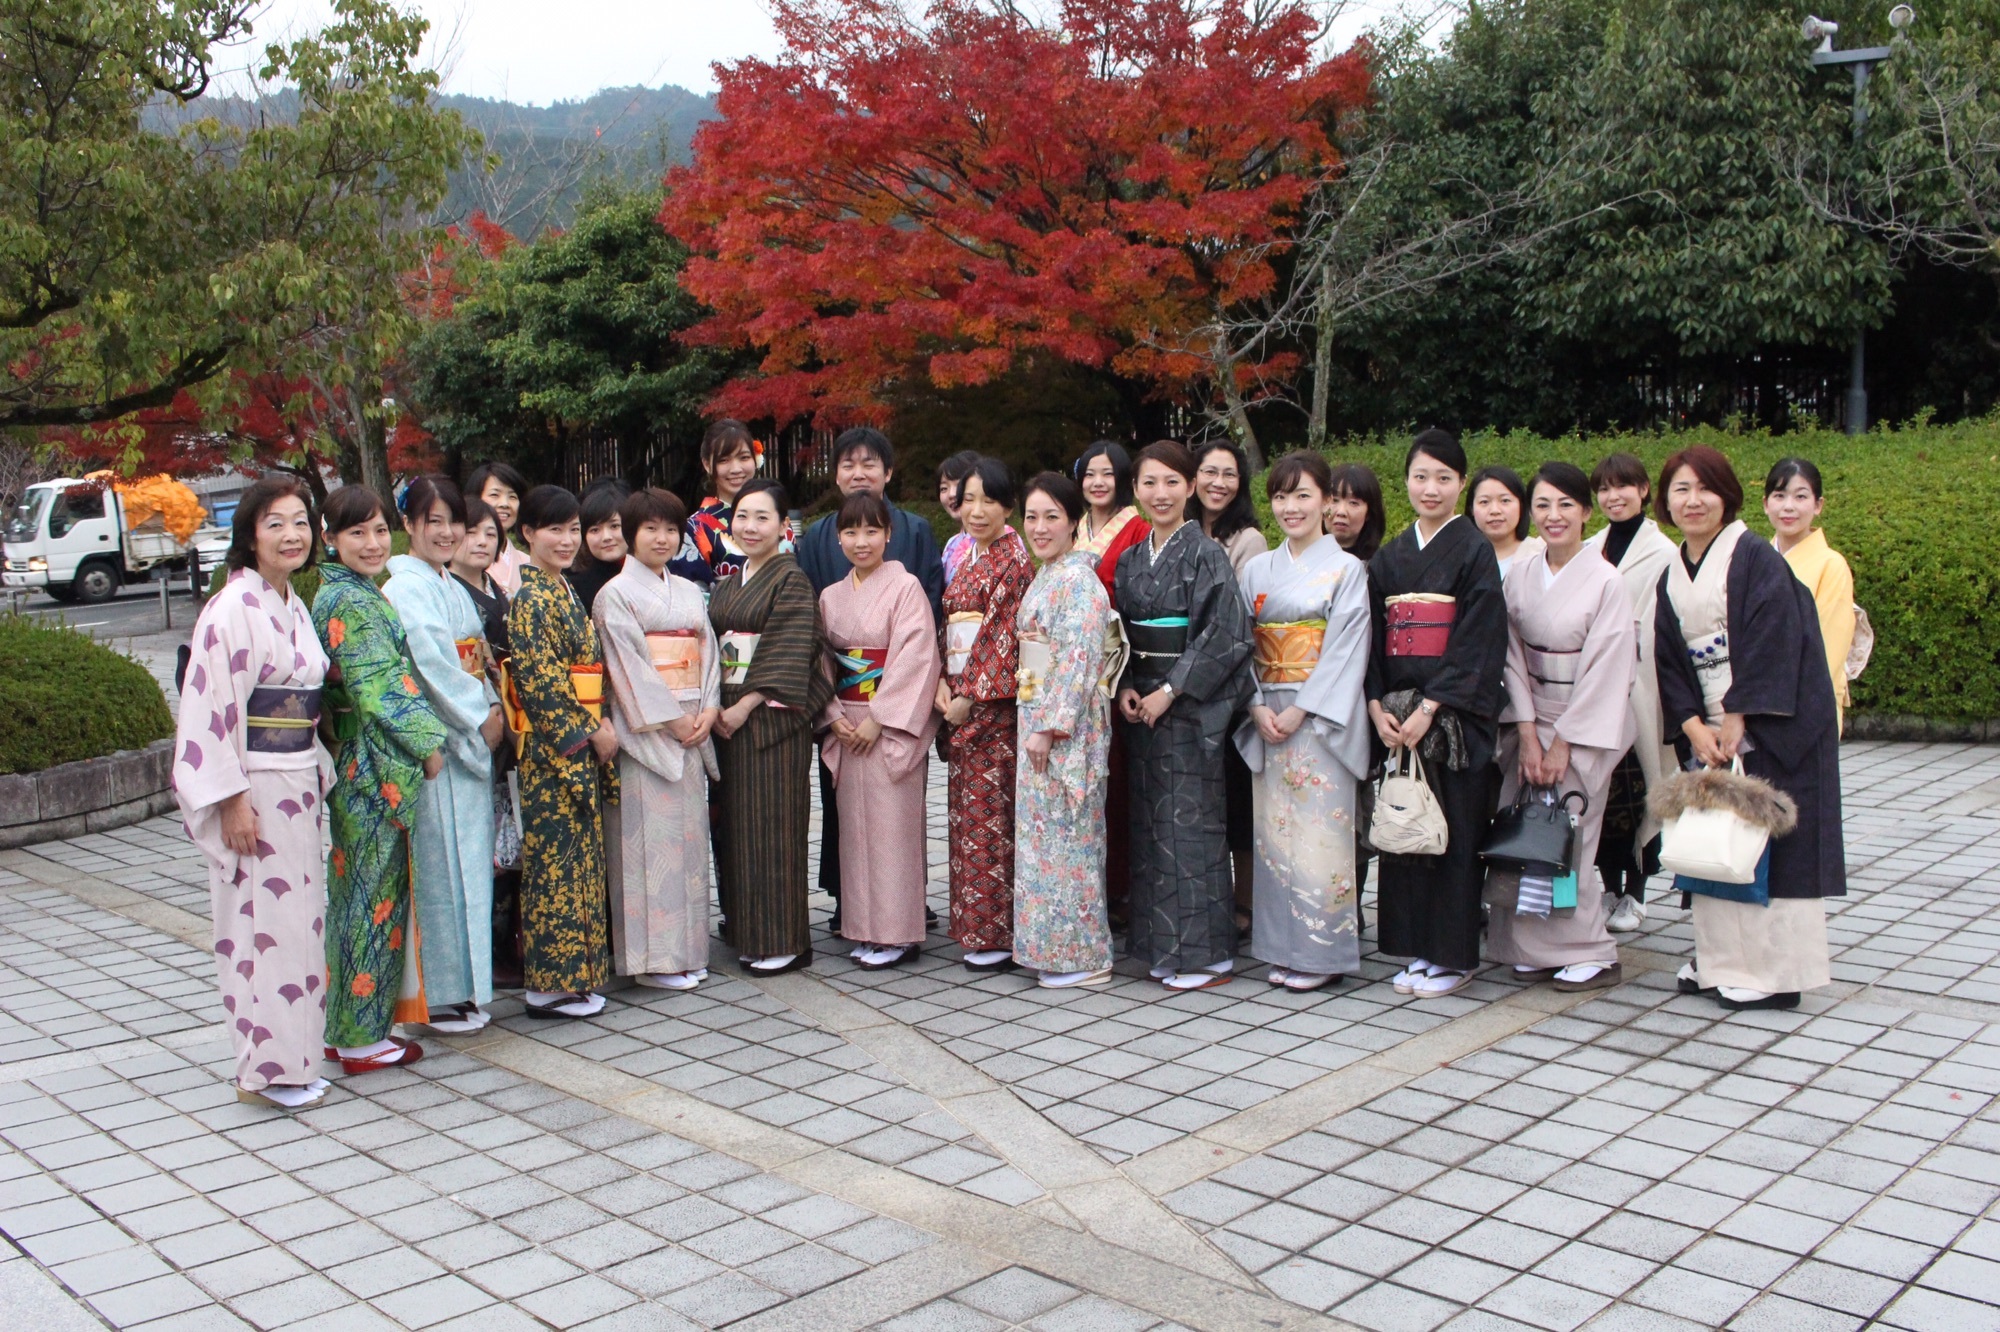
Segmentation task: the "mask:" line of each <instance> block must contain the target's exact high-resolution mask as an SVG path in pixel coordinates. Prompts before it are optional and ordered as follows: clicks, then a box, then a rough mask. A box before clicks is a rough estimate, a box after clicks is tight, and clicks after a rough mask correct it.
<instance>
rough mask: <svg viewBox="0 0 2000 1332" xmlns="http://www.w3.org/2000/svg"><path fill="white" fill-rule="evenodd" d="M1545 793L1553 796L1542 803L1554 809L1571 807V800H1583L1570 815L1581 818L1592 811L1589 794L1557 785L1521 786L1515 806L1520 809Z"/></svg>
mask: <svg viewBox="0 0 2000 1332" xmlns="http://www.w3.org/2000/svg"><path fill="white" fill-rule="evenodd" d="M1544 793H1546V794H1547V795H1548V796H1550V797H1552V798H1550V799H1546V800H1544V801H1543V802H1542V803H1543V804H1545V805H1548V806H1550V807H1551V808H1554V809H1569V802H1570V801H1571V800H1581V801H1582V802H1583V803H1582V804H1581V805H1578V806H1577V807H1576V808H1575V809H1574V810H1571V811H1570V816H1571V817H1572V818H1577V819H1581V818H1582V817H1583V816H1584V815H1585V814H1586V813H1588V812H1589V811H1590V797H1589V796H1587V795H1585V794H1584V793H1583V792H1581V791H1565V790H1563V789H1562V788H1560V787H1556V786H1528V785H1523V786H1522V787H1521V790H1520V793H1519V794H1517V795H1516V796H1515V797H1514V807H1515V808H1516V809H1518V808H1520V807H1521V806H1522V805H1525V804H1528V803H1529V802H1530V801H1532V800H1533V799H1534V798H1535V797H1536V796H1538V795H1542V794H1544Z"/></svg>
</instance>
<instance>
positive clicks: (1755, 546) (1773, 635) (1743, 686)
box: [1722, 538, 1824, 717]
mask: <svg viewBox="0 0 2000 1332" xmlns="http://www.w3.org/2000/svg"><path fill="white" fill-rule="evenodd" d="M1738 562H1740V565H1741V567H1740V570H1739V567H1738ZM1802 593H1805V595H1803V596H1802V595H1801V594H1802ZM1802 602H1803V603H1805V604H1806V605H1810V604H1811V602H1810V593H1808V592H1807V591H1806V586H1805V584H1804V583H1801V582H1800V581H1799V579H1798V575H1797V574H1795V573H1793V572H1792V566H1791V565H1789V564H1787V563H1785V557H1784V556H1782V555H1780V554H1778V553H1777V552H1776V551H1775V550H1772V549H1771V548H1770V547H1769V546H1768V545H1766V544H1765V543H1763V542H1762V541H1754V540H1751V539H1748V538H1746V539H1744V540H1742V541H1739V542H1738V543H1737V546H1736V551H1735V554H1734V557H1733V559H1732V561H1731V565H1730V569H1729V680H1730V683H1729V692H1728V693H1727V694H1725V695H1724V696H1723V699H1722V706H1723V709H1724V711H1726V712H1738V713H1742V714H1743V715H1745V716H1758V717H1790V716H1793V715H1795V714H1796V713H1797V712H1798V710H1799V669H1798V658H1799V643H1800V640H1802V639H1803V638H1805V637H1806V636H1808V635H1810V636H1811V637H1812V638H1814V639H1818V637H1819V617H1818V615H1817V613H1814V614H1813V615H1812V616H1810V617H1808V616H1807V615H1806V614H1804V613H1803V607H1802V605H1801V603H1802ZM1814 646H1815V647H1816V648H1817V647H1818V646H1819V645H1818V644H1817V643H1815V644H1814ZM1823 654H1824V649H1821V650H1820V651H1819V652H1816V653H1815V654H1814V655H1816V656H1820V655H1823Z"/></svg>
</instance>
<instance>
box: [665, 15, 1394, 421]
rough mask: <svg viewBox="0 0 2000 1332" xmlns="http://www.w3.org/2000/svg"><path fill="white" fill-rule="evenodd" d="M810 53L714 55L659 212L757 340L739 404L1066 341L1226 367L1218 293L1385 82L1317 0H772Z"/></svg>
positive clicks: (1259, 247)
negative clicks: (712, 104) (1349, 119)
mask: <svg viewBox="0 0 2000 1332" xmlns="http://www.w3.org/2000/svg"><path fill="white" fill-rule="evenodd" d="M775 10H776V21H777V26H778V30H779V32H780V34H781V35H782V36H783V37H784V39H785V42H786V45H787V51H786V53H785V54H784V55H783V56H781V57H780V58H779V59H777V60H776V61H769V62H767V61H762V60H755V59H750V60H743V61H740V62H738V63H736V64H733V65H727V66H718V68H717V78H718V80H719V83H720V92H719V94H718V98H717V104H718V108H719V110H720V113H721V116H720V119H717V120H713V121H710V122H708V123H707V124H705V125H704V126H703V127H702V128H701V130H700V131H699V133H698V134H697V135H696V136H695V141H694V160H693V164H692V165H691V166H687V167H682V168H677V169H675V170H674V171H672V172H670V173H669V174H668V189H669V193H668V198H667V201H666V204H665V206H664V207H663V208H662V210H661V213H660V220H661V223H662V225H663V226H665V227H666V228H667V229H668V230H669V231H671V232H673V233H674V234H675V235H677V236H679V237H680V238H681V239H682V240H684V241H685V242H686V243H687V244H688V245H689V246H690V247H691V249H692V250H693V251H694V257H692V258H691V259H690V260H689V262H688V264H687V267H686V270H685V273H684V277H683V281H684V283H685V284H686V286H687V288H688V290H689V291H690V292H692V293H693V294H694V295H695V296H696V297H698V298H699V299H701V300H702V301H703V302H705V303H706V304H707V305H708V306H709V307H710V308H711V309H712V310H713V311H714V314H713V316H712V317H711V318H709V319H708V320H706V321H705V322H704V323H703V324H701V325H700V326H698V327H697V328H696V329H695V330H694V332H693V334H692V335H691V336H692V337H693V338H694V339H696V340H700V341H706V342H710V343H714V344H718V345H726V346H738V347H747V348H751V349H754V350H755V351H756V352H758V353H759V354H760V355H761V361H760V363H759V365H758V368H757V370H756V371H755V373H754V374H752V375H750V376H747V377H743V378H739V379H737V380H734V381H732V382H731V383H730V384H728V385H727V386H726V387H725V388H724V389H723V390H722V391H721V392H720V394H719V395H718V396H717V398H716V400H715V402H714V403H713V404H712V406H713V409H714V410H715V411H717V412H724V413H728V414H731V415H735V416H741V417H746V418H755V417H764V416H768V417H776V418H777V419H778V420H779V421H780V422H786V421H792V420H797V419H801V418H812V419H813V420H815V421H816V422H817V423H819V424H822V425H827V424H832V425H839V424H846V423H849V422H853V421H863V420H879V419H880V418H881V417H882V416H883V415H884V414H885V408H884V402H883V399H884V390H885V389H886V388H887V387H889V386H891V385H893V384H894V383H895V382H896V381H897V380H898V379H900V378H902V377H905V376H908V375H912V374H921V375H927V376H928V377H929V379H930V380H931V382H932V383H934V384H935V385H937V386H939V387H951V386H956V385H968V384H978V383H984V382H988V381H990V380H992V379H993V378H995V377H997V376H999V375H1001V374H1004V373H1005V372H1006V371H1008V370H1009V369H1010V368H1011V367H1013V366H1014V365H1015V364H1016V363H1017V360H1018V359H1019V358H1021V357H1023V356H1027V355H1035V354H1043V355H1048V354H1052V355H1055V356H1057V357H1061V358H1063V359H1065V360H1068V361H1071V362H1075V363H1078V364H1081V365H1085V366H1089V367H1092V368H1097V369H1106V370H1109V371H1111V372H1113V373H1115V374H1118V375H1121V376H1126V377H1129V378H1131V379H1134V380H1137V381H1141V382H1142V383H1144V384H1146V385H1148V386H1150V387H1151V388H1152V389H1154V390H1155V391H1157V392H1160V393H1163V394H1165V395H1167V396H1170V397H1171V396H1181V395H1184V394H1185V393H1186V391H1187V390H1188V389H1189V388H1191V387H1192V386H1194V385H1196V384H1201V383H1208V384H1211V385H1212V384H1213V383H1214V382H1215V377H1216V376H1217V375H1218V374H1230V375H1249V376H1255V375H1259V374H1265V373H1269V372H1270V370H1271V369H1272V366H1271V365H1270V364H1269V363H1268V362H1266V363H1262V364H1255V365H1239V364H1236V363H1235V362H1234V361H1232V360H1230V358H1228V357H1221V358H1218V357H1217V355H1216V354H1215V348H1213V347H1212V346H1210V345H1208V344H1209V339H1208V338H1207V337H1206V336H1205V335H1204V334H1203V333H1202V331H1201V330H1202V329H1203V328H1205V327H1212V326H1213V321H1214V317H1215V313H1216V311H1217V310H1218V309H1219V308H1227V307H1229V306H1231V305H1233V304H1235V303H1238V302H1243V301H1249V300H1254V299H1256V298H1257V297H1259V296H1260V295H1262V294H1264V293H1266V292H1267V291H1269V290H1270V288H1271V287H1272V285H1273V283H1274V282H1275V281H1276V280H1277V274H1276V270H1275V268H1274V261H1276V260H1278V259H1279V257H1280V256H1281V254H1282V252H1283V250H1284V247H1285V244H1286V241H1287V227H1288V225H1289V223H1290V222H1291V221H1292V219H1293V218H1294V216H1295V214H1296V212H1297V210H1298V207H1299V205H1300V203H1301V201H1302V199H1303V198H1304V196H1305V194H1306V192H1307V191H1308V190H1310V189H1311V188H1312V186H1313V184H1314V182H1315V181H1316V180H1318V179H1320V178H1322V176H1323V173H1324V172H1326V171H1328V170H1330V169H1332V168H1333V167H1334V165H1335V163H1336V160H1337V159H1336V154H1335V150H1334V148H1333V146H1332V144H1331V143H1330V141H1329V131H1330V128H1331V127H1332V126H1333V125H1334V124H1335V123H1336V122H1337V118H1338V117H1339V116H1340V114H1341V113H1342V112H1343V111H1345V110H1347V109H1349V108H1351V107H1354V106H1356V105H1358V104H1359V103H1360V102H1361V100H1362V99H1364V98H1365V97H1366V95H1367V90H1368V66H1367V62H1366V59H1365V56H1364V55H1363V54H1361V53H1358V52H1355V53H1349V54H1347V55H1344V56H1340V57H1336V58H1333V59H1330V60H1328V59H1321V58H1319V57H1318V56H1317V55H1316V54H1315V51H1314V46H1315V43H1316V41H1317V40H1318V38H1319V22H1318V20H1317V19H1316V18H1315V17H1314V15H1313V14H1312V12H1311V11H1310V9H1309V8H1308V6H1307V5H1306V4H1304V3H1297V2H1296V0H1263V2H1261V3H1255V4H1245V3H1241V2H1240V0H1063V2H1062V3H1061V5H1060V9H1059V13H1058V17H1056V18H1055V19H1054V20H1052V21H1050V22H1048V23H1046V24H1044V23H1038V22H1036V21H1034V20H1033V19H1031V18H1028V17H1024V16H1023V15H1022V14H1021V13H1020V12H1019V11H1018V10H1017V9H1016V8H1015V7H1014V6H1011V5H1002V6H992V7H988V6H986V5H984V4H982V3H979V0H936V3H934V4H932V6H931V8H930V10H929V11H928V14H927V16H926V19H925V22H924V23H923V24H921V25H915V24H912V23H911V22H910V20H909V18H908V17H907V16H906V14H905V13H904V12H903V10H902V9H900V8H899V7H898V6H897V5H896V4H894V3H891V2H890V0H777V2H776V5H775Z"/></svg>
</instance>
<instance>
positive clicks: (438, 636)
mask: <svg viewBox="0 0 2000 1332" xmlns="http://www.w3.org/2000/svg"><path fill="white" fill-rule="evenodd" d="M434 581H436V582H437V584H438V586H437V589H436V591H433V590H432V589H430V588H425V587H420V586H417V585H415V584H414V583H413V582H412V581H411V580H410V579H409V578H408V577H407V576H404V575H397V576H395V577H392V578H390V580H389V582H388V585H387V586H385V587H384V588H383V589H382V595H383V596H385V597H387V598H388V599H389V604H390V605H391V606H393V607H394V608H395V610H396V614H397V617H398V618H399V619H401V620H402V622H403V632H404V633H405V634H406V635H407V636H408V641H409V645H410V661H411V663H412V664H413V665H414V666H415V667H416V668H417V678H418V679H419V680H421V681H422V682H423V686H424V693H425V695H426V697H427V698H428V700H429V702H430V705H431V708H432V709H433V710H434V711H435V712H436V713H437V716H438V720H439V721H441V722H443V723H444V724H445V725H446V726H447V727H449V728H450V729H451V730H453V731H455V732H458V733H459V734H461V735H462V734H465V733H466V732H477V731H478V729H479V728H480V727H481V726H482V725H484V724H485V722H486V718H487V717H488V716H489V715H490V713H491V711H492V704H491V703H490V702H489V701H488V699H487V694H486V683H485V679H484V677H483V676H477V675H469V674H467V673H466V670H465V667H464V666H463V665H462V664H460V662H459V658H458V644H457V642H456V640H454V639H453V638H452V634H451V625H450V623H449V622H448V621H447V620H446V618H445V614H444V612H445V606H444V604H443V603H444V597H443V596H442V595H439V594H440V593H446V592H450V591H452V590H453V589H452V588H450V587H447V586H446V585H445V583H444V582H443V581H442V580H441V579H440V580H434ZM481 748H484V743H483V742H482V743H481Z"/></svg>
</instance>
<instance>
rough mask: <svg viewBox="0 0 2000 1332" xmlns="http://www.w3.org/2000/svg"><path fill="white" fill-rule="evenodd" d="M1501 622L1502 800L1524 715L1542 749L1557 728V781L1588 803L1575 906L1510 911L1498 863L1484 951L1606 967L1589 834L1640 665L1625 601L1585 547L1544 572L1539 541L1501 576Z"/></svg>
mask: <svg viewBox="0 0 2000 1332" xmlns="http://www.w3.org/2000/svg"><path fill="white" fill-rule="evenodd" d="M1507 627H1508V635H1507V710H1506V713H1505V714H1504V715H1503V716H1502V718H1501V721H1502V723H1503V726H1502V739H1503V743H1502V744H1501V746H1500V774H1501V789H1500V803H1501V804H1502V805H1503V806H1505V805H1510V804H1512V803H1513V802H1514V797H1515V795H1516V794H1517V793H1518V792H1519V791H1520V789H1521V761H1520V752H1521V751H1520V743H1519V739H1518V736H1517V735H1516V734H1515V727H1514V725H1513V723H1516V722H1522V721H1527V720H1530V719H1533V721H1534V722H1535V733H1536V735H1537V737H1538V738H1539V739H1540V740H1541V744H1542V748H1543V750H1544V751H1546V750H1547V749H1548V747H1549V745H1550V744H1551V743H1553V742H1554V741H1555V740H1556V739H1557V738H1558V737H1560V738H1561V739H1562V740H1563V741H1564V742H1566V743H1567V744H1568V745H1569V747H1570V750H1569V769H1568V771H1567V772H1565V773H1564V774H1563V780H1562V789H1563V790H1564V791H1565V792H1568V791H1580V792H1582V793H1583V795H1584V796H1585V797H1586V798H1587V799H1588V800H1589V802H1590V803H1589V806H1588V807H1587V808H1586V809H1585V810H1584V811H1583V813H1582V817H1581V819H1580V820H1579V822H1580V824H1581V828H1580V831H1581V833H1582V841H1583V850H1582V854H1581V856H1580V857H1579V860H1580V865H1579V869H1578V875H1577V889H1576V908H1575V910H1574V911H1567V910H1565V911H1557V912H1555V913H1553V914H1551V915H1549V916H1547V917H1540V916H1524V915H1517V914H1515V906H1516V904H1517V898H1516V896H1515V889H1516V888H1517V887H1518V881H1517V879H1516V877H1515V876H1513V875H1509V874H1503V873H1502V872H1500V871H1497V870H1496V871H1494V872H1493V874H1492V875H1491V876H1490V877H1489V882H1488V889H1487V902H1488V904H1489V905H1490V906H1491V907H1492V913H1491V914H1490V915H1489V916H1488V918H1487V922H1486V952H1487V956H1488V957H1490V958H1491V959H1492V960H1493V961H1495V962H1512V963H1515V964H1517V965H1521V966H1533V967H1567V966H1571V965H1573V964H1580V963H1597V964H1599V965H1601V966H1610V965H1611V964H1612V963H1614V962H1616V961H1617V960H1618V946H1617V945H1616V944H1615V943H1613V942H1612V939H1611V934H1610V932H1609V930H1608V929H1607V926H1606V922H1607V921H1608V920H1609V919H1610V911H1609V909H1608V904H1607V903H1606V902H1605V900H1604V882H1603V879H1602V877H1601V876H1600V875H1599V873H1598V870H1597V839H1598V835H1599V834H1600V833H1601V832H1602V831H1603V829H1604V800H1605V796H1606V794H1607V793H1608V792H1609V791H1610V789H1611V774H1612V772H1613V771H1614V770H1616V768H1617V767H1618V760H1619V759H1621V758H1623V757H1624V756H1625V751H1626V750H1628V749H1630V748H1631V747H1632V739H1633V723H1632V706H1631V700H1632V677H1633V674H1634V673H1635V672H1636V671H1637V670H1638V664H1639V642H1638V637H1637V631H1636V630H1635V628H1634V626H1633V623H1632V603H1631V601H1630V599H1629V598H1628V597H1627V596H1626V595H1625V585H1624V581H1623V580H1622V579H1621V578H1620V577H1619V574H1618V570H1617V569H1615V568H1613V567H1612V566H1611V565H1610V564H1609V563H1607V562H1606V561H1605V560H1603V559H1602V558H1600V557H1599V556H1598V554H1597V552H1595V551H1593V550H1588V549H1586V550H1583V551H1581V552H1579V553H1578V554H1577V555H1576V556H1574V557H1573V558H1571V560H1570V562H1569V563H1568V564H1565V565H1564V566H1563V567H1562V568H1561V570H1559V571H1558V572H1556V573H1555V574H1554V575H1551V574H1550V573H1549V557H1548V554H1547V552H1546V551H1541V550H1537V551H1534V552H1532V553H1530V554H1526V555H1525V556H1524V558H1523V559H1522V560H1520V561H1517V562H1516V564H1515V565H1514V568H1513V570H1512V571H1511V572H1510V573H1509V574H1508V577H1507ZM1575 803H1576V802H1574V801H1572V802H1571V805H1572V807H1574V805H1575Z"/></svg>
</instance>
